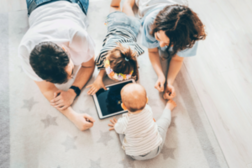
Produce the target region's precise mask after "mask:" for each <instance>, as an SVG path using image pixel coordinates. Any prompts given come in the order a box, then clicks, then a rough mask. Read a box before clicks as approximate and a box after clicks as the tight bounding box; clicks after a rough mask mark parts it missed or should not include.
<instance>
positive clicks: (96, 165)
mask: <svg viewBox="0 0 252 168" xmlns="http://www.w3.org/2000/svg"><path fill="white" fill-rule="evenodd" d="M90 162H91V166H90V168H101V166H100V164H101V158H100V159H98V160H97V161H93V160H90Z"/></svg>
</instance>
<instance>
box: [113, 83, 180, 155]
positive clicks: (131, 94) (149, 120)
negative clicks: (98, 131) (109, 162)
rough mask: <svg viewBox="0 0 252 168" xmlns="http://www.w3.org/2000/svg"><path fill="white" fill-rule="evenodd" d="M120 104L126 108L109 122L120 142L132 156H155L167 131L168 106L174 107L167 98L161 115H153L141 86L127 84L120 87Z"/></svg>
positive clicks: (168, 122) (169, 115) (169, 114)
mask: <svg viewBox="0 0 252 168" xmlns="http://www.w3.org/2000/svg"><path fill="white" fill-rule="evenodd" d="M121 98H122V108H123V109H125V110H128V113H127V114H123V115H122V118H120V119H119V120H118V121H117V120H116V119H115V118H114V119H112V120H110V121H111V123H112V124H108V125H109V126H110V127H111V128H110V129H109V130H113V129H114V130H115V131H116V132H117V133H118V134H119V136H120V140H121V142H122V148H123V149H124V150H125V153H126V155H128V156H130V157H132V159H135V160H147V159H152V158H154V157H156V156H157V155H158V154H159V153H160V151H161V149H162V147H163V145H164V142H165V137H166V132H167V129H168V127H169V125H170V122H171V110H173V109H174V108H175V107H176V103H175V102H174V101H173V100H169V101H168V102H167V104H166V107H165V109H164V111H163V114H162V116H161V117H160V118H159V119H158V120H157V122H155V121H154V119H153V113H152V110H151V108H150V106H149V105H148V104H147V102H148V99H147V95H146V91H145V89H144V88H143V86H141V85H139V84H136V83H134V84H127V85H126V86H124V87H123V88H122V90H121Z"/></svg>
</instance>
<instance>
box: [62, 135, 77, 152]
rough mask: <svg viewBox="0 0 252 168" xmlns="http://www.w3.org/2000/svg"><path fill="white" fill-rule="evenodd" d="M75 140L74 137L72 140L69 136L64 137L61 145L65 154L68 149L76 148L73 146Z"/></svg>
mask: <svg viewBox="0 0 252 168" xmlns="http://www.w3.org/2000/svg"><path fill="white" fill-rule="evenodd" d="M76 138H77V137H76V136H75V137H73V138H71V137H70V136H67V137H66V140H65V142H63V143H62V145H63V146H65V152H67V151H69V150H70V149H76V146H75V145H74V141H75V140H76Z"/></svg>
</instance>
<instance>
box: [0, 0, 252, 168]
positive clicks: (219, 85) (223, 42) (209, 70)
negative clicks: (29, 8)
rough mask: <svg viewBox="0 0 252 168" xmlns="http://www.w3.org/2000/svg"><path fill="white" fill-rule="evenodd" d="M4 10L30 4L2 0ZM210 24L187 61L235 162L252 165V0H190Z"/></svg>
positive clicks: (242, 167) (236, 166)
mask: <svg viewBox="0 0 252 168" xmlns="http://www.w3.org/2000/svg"><path fill="white" fill-rule="evenodd" d="M0 4H1V5H0V12H12V11H17V10H25V9H26V3H25V1H24V0H0ZM189 6H190V7H191V8H192V9H193V10H194V11H195V12H196V13H198V15H199V17H200V18H201V19H202V21H203V23H204V24H205V26H206V31H207V38H206V40H205V41H203V42H200V44H199V48H198V53H197V56H196V57H192V58H188V59H185V62H184V64H185V67H186V69H187V71H188V73H189V76H190V78H191V80H192V81H193V84H194V87H195V89H196V91H197V93H198V96H199V97H200V99H201V103H202V105H203V107H204V110H205V112H206V114H207V116H208V118H209V121H210V123H211V125H212V127H213V130H214V132H215V135H216V137H217V140H218V142H219V144H220V146H221V149H222V151H223V153H224V155H225V158H226V160H227V162H228V164H229V167H230V168H252V1H251V0H241V1H237V0H189Z"/></svg>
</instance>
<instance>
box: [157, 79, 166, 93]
mask: <svg viewBox="0 0 252 168" xmlns="http://www.w3.org/2000/svg"><path fill="white" fill-rule="evenodd" d="M164 84H165V77H164V76H161V77H158V80H157V82H156V84H155V88H156V89H157V90H158V91H159V92H163V91H164Z"/></svg>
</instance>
